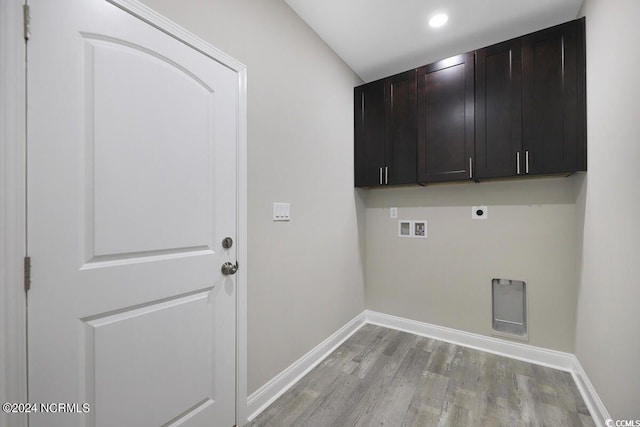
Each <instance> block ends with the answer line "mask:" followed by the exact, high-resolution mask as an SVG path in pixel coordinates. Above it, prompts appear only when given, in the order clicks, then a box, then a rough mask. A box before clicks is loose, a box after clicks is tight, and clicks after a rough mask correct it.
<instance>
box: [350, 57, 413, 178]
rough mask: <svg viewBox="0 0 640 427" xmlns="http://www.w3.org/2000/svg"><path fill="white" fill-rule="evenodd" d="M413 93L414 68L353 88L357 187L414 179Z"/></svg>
mask: <svg viewBox="0 0 640 427" xmlns="http://www.w3.org/2000/svg"><path fill="white" fill-rule="evenodd" d="M416 94H417V92H416V71H415V70H412V71H408V72H405V73H401V74H398V75H395V76H392V77H389V78H386V79H383V80H377V81H375V82H372V83H368V84H365V85H362V86H358V87H356V88H355V90H354V103H355V117H354V120H355V129H354V131H355V145H354V147H355V184H356V187H375V186H380V185H395V184H411V183H416V182H417V177H416V107H417V104H416Z"/></svg>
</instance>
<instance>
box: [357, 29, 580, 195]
mask: <svg viewBox="0 0 640 427" xmlns="http://www.w3.org/2000/svg"><path fill="white" fill-rule="evenodd" d="M585 70H586V64H585V20H584V18H583V19H578V20H575V21H570V22H567V23H565V24H562V25H558V26H556V27H552V28H548V29H546V30H542V31H538V32H535V33H532V34H529V35H526V36H523V37H519V38H516V39H513V40H509V41H506V42H503V43H499V44H496V45H493V46H489V47H486V48H483V49H479V50H477V51H475V52H469V53H465V54H462V55H458V56H454V57H452V58H449V59H444V60H442V61H439V62H436V63H434V64H430V65H425V66H423V67H420V68H418V69H415V70H412V71H408V72H406V73H402V74H398V75H396V76H393V77H389V78H387V79H382V80H378V81H375V82H372V83H369V84H366V85H362V86H359V87H357V88H355V174H356V177H355V182H356V186H357V187H373V186H380V185H386V184H412V183H413V184H415V183H419V184H424V183H431V182H444V181H462V180H469V179H473V180H476V181H478V180H482V179H491V178H506V177H518V176H527V175H557V174H563V175H567V174H571V173H573V172H576V171H582V170H586V166H587V160H586V159H587V141H586V103H585V94H586V84H585V77H586V76H585V74H586V71H585Z"/></svg>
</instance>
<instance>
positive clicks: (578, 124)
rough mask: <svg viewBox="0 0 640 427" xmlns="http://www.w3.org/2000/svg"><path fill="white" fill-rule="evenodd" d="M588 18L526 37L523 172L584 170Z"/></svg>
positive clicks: (523, 91) (523, 75) (539, 172)
mask: <svg viewBox="0 0 640 427" xmlns="http://www.w3.org/2000/svg"><path fill="white" fill-rule="evenodd" d="M584 35H585V32H584V18H582V19H579V20H575V21H571V22H568V23H566V24H562V25H558V26H556V27H552V28H549V29H546V30H542V31H538V32H536V33H533V34H529V35H527V36H524V37H522V95H523V100H522V101H523V102H522V123H523V132H522V136H523V141H522V143H523V149H524V156H523V161H524V173H525V174H531V175H542V174H556V173H571V172H575V171H580V170H586V166H587V165H586V145H587V144H586V107H585V41H584Z"/></svg>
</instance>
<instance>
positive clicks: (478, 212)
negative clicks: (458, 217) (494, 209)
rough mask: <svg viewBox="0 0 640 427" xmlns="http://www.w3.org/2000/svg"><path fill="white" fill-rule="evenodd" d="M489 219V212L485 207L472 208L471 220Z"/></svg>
mask: <svg viewBox="0 0 640 427" xmlns="http://www.w3.org/2000/svg"><path fill="white" fill-rule="evenodd" d="M487 218H489V210H488V209H487V207H486V206H472V207H471V219H487Z"/></svg>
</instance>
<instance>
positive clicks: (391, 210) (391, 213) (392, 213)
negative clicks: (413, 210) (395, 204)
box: [389, 208, 398, 218]
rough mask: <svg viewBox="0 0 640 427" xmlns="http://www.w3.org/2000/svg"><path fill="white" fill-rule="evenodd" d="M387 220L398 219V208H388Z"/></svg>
mask: <svg viewBox="0 0 640 427" xmlns="http://www.w3.org/2000/svg"><path fill="white" fill-rule="evenodd" d="M389 218H398V208H389Z"/></svg>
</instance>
